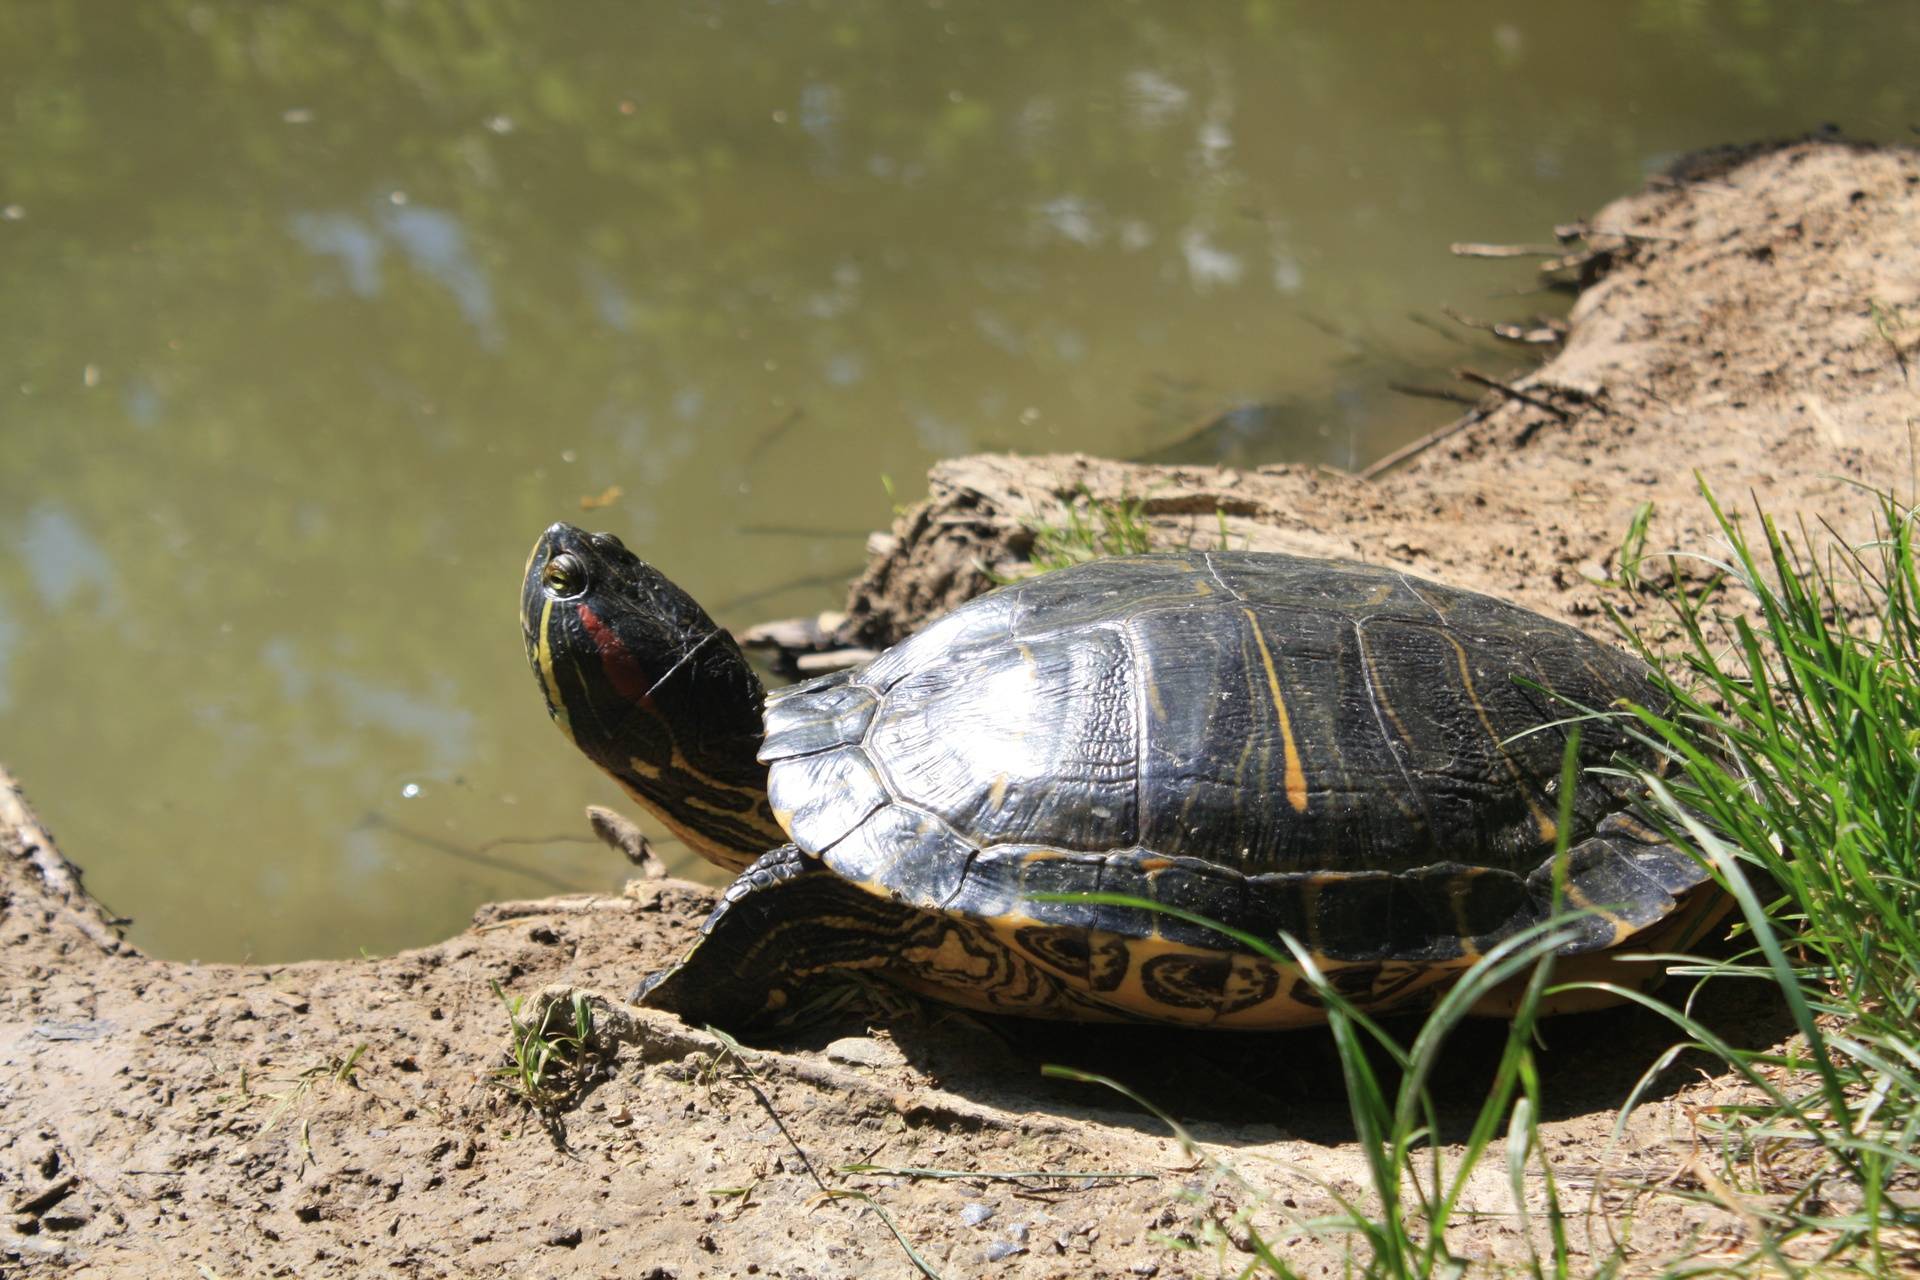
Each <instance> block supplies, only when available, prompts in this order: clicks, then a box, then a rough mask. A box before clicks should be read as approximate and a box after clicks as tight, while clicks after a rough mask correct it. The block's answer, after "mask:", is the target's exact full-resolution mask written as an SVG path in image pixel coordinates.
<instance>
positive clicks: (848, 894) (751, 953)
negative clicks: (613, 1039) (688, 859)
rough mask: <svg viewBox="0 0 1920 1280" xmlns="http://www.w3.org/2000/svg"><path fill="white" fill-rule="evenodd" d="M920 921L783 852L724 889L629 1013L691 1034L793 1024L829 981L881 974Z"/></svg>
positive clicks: (796, 852)
mask: <svg viewBox="0 0 1920 1280" xmlns="http://www.w3.org/2000/svg"><path fill="white" fill-rule="evenodd" d="M923 914H924V913H922V912H920V911H918V910H916V909H915V908H912V907H908V906H903V905H901V904H899V903H895V902H890V901H888V900H887V899H885V898H880V897H877V896H875V895H874V894H871V893H868V892H867V891H865V890H864V889H861V888H860V887H858V886H857V885H854V884H851V883H849V882H848V881H846V880H844V879H842V878H841V877H840V876H838V875H836V874H834V873H833V872H832V871H829V870H827V868H826V866H825V865H824V864H823V863H822V862H820V860H819V859H818V858H815V857H812V856H810V855H809V854H806V853H804V852H802V851H801V850H800V849H799V848H798V847H796V846H794V845H791V844H786V845H781V846H780V847H779V848H777V849H775V850H773V851H772V852H770V853H766V854H762V855H761V857H760V858H759V859H758V860H757V861H755V862H754V863H753V865H752V866H750V867H748V868H747V869H746V870H745V871H743V872H741V873H740V875H739V877H738V878H736V879H735V880H734V882H733V883H732V884H730V885H728V886H727V891H726V893H725V895H724V896H723V897H722V898H721V899H720V905H719V906H717V907H715V908H714V910H713V914H712V915H710V916H708V917H707V920H706V923H705V924H703V925H701V926H700V938H699V940H698V941H697V942H695V943H694V945H693V947H692V948H691V949H690V950H689V951H688V952H687V953H686V955H684V956H682V957H681V958H680V962H679V963H678V964H676V965H674V966H673V967H672V968H670V969H665V970H662V971H661V972H659V973H656V974H654V975H653V976H651V977H649V978H648V979H647V980H646V981H644V982H642V983H641V984H640V986H639V988H638V990H636V991H635V992H634V994H633V1001H634V1003H636V1004H644V1005H647V1006H649V1007H651V1008H656V1009H664V1010H666V1011H668V1012H670V1013H675V1014H678V1015H679V1016H680V1017H681V1018H682V1019H684V1020H685V1021H687V1022H690V1023H694V1024H696V1025H705V1024H713V1025H715V1026H720V1027H726V1028H751V1027H759V1026H776V1025H783V1024H787V1025H790V1024H795V1023H799V1022H804V1021H807V1020H808V1014H809V1012H813V1013H816V1014H817V1013H818V1012H819V1010H820V1004H819V1002H818V1001H817V1000H816V997H817V996H819V994H820V989H821V988H822V987H824V986H829V985H831V981H832V979H833V978H835V977H836V976H838V977H848V976H851V975H852V974H853V973H856V972H858V971H861V970H870V969H879V968H882V967H884V966H885V965H886V964H887V963H888V962H889V961H890V960H891V959H892V957H893V954H894V948H895V947H896V946H897V944H898V940H899V939H900V938H901V937H902V936H903V935H905V934H906V933H908V932H910V931H911V930H912V928H913V926H914V924H915V923H916V922H917V921H919V920H920V919H921V918H922V916H923Z"/></svg>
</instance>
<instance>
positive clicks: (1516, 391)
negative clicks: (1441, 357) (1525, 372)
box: [1453, 369, 1573, 422]
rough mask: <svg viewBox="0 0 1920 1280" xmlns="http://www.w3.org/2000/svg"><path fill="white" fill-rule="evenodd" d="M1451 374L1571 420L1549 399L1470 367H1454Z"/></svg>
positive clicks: (1568, 414)
mask: <svg viewBox="0 0 1920 1280" xmlns="http://www.w3.org/2000/svg"><path fill="white" fill-rule="evenodd" d="M1453 376H1454V377H1456V378H1459V379H1460V380H1461V381H1462V382H1471V383H1473V384H1474V385H1475V386H1478V387H1485V388H1486V389H1487V390H1489V391H1497V392H1499V393H1500V394H1501V395H1503V396H1506V397H1507V398H1508V399H1510V400H1518V401H1519V402H1520V403H1521V404H1528V405H1532V406H1533V407H1534V408H1536V409H1540V410H1542V411H1544V412H1546V413H1550V414H1552V415H1553V416H1554V417H1556V418H1558V419H1560V421H1562V422H1572V421H1573V415H1572V414H1570V413H1568V412H1567V411H1566V410H1565V409H1562V408H1561V407H1560V406H1559V405H1557V404H1554V403H1552V402H1551V401H1547V400H1542V399H1541V398H1540V397H1538V396H1535V395H1530V394H1528V393H1527V392H1525V391H1522V390H1520V388H1518V387H1514V386H1509V385H1508V384H1506V383H1504V382H1502V381H1500V379H1498V378H1489V377H1488V376H1487V375H1486V374H1484V373H1479V372H1476V371H1475V370H1472V369H1455V370H1454V371H1453Z"/></svg>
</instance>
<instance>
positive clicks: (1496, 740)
mask: <svg viewBox="0 0 1920 1280" xmlns="http://www.w3.org/2000/svg"><path fill="white" fill-rule="evenodd" d="M1439 634H1440V637H1441V639H1443V640H1445V641H1446V642H1447V643H1448V644H1450V645H1452V646H1453V652H1454V656H1456V657H1457V658H1459V659H1460V685H1461V691H1462V692H1463V693H1465V694H1466V695H1467V701H1468V702H1469V703H1471V704H1473V714H1474V715H1475V716H1477V717H1478V718H1479V720H1480V727H1481V728H1482V729H1484V730H1486V734H1487V737H1488V739H1490V740H1491V741H1492V743H1493V749H1494V750H1495V751H1497V752H1499V753H1500V763H1502V764H1504V765H1506V766H1507V775H1508V776H1509V777H1511V778H1512V779H1513V781H1514V783H1515V784H1516V786H1517V787H1518V788H1519V791H1520V794H1521V795H1522V796H1523V797H1525V799H1526V802H1527V808H1528V810H1529V811H1531V812H1532V814H1533V822H1534V828H1535V829H1536V830H1537V831H1538V832H1539V833H1540V843H1541V844H1552V843H1553V842H1554V840H1555V839H1556V838H1557V837H1558V836H1559V834H1560V828H1559V824H1558V823H1556V822H1555V821H1554V820H1553V818H1552V816H1551V815H1549V814H1548V813H1547V811H1546V810H1544V809H1542V808H1541V807H1540V803H1539V801H1537V800H1535V799H1534V798H1533V789H1532V788H1531V787H1528V786H1527V785H1526V774H1524V773H1522V772H1521V770H1520V766H1519V765H1517V764H1515V763H1514V761H1513V757H1512V756H1511V755H1508V754H1507V748H1506V744H1505V743H1504V742H1503V741H1502V739H1501V737H1500V735H1499V734H1498V733H1496V732H1495V731H1494V728H1493V722H1492V721H1491V720H1489V719H1487V709H1486V707H1484V706H1482V705H1481V703H1480V695H1479V693H1478V692H1477V691H1476V690H1475V689H1474V687H1473V670H1472V665H1471V664H1470V663H1469V662H1468V660H1467V651H1466V648H1465V647H1464V646H1463V645H1462V644H1461V643H1460V642H1459V641H1458V640H1455V639H1454V638H1453V637H1452V636H1450V635H1447V634H1446V633H1445V632H1444V631H1443V632H1440V633H1439Z"/></svg>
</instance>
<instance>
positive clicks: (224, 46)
mask: <svg viewBox="0 0 1920 1280" xmlns="http://www.w3.org/2000/svg"><path fill="white" fill-rule="evenodd" d="M1363 8H1364V7H1362V6H1332V5H1327V6H1322V5H1305V4H1301V5H1291V4H1280V3H1249V4H1245V5H1237V6H1199V5H1192V4H1188V3H1176V2H1174V0H1164V2H1161V3H1137V4H1101V5H1077V6H1066V5H1026V4H1004V5H987V6H979V5H962V4H958V3H953V4H930V5H907V4H897V3H892V2H891V0H885V2H882V0H867V2H866V3H849V4H825V3H819V4H808V3H786V4H765V3H747V2H744V0H743V2H741V3H708V4H698V3H680V4H666V3H660V4H636V3H630V2H629V0H619V2H617V3H615V2H611V0H608V2H600V3H580V4H572V5H568V6H565V7H564V11H562V10H559V9H555V8H554V7H553V6H550V5H536V4H531V3H491V4H486V3H475V4H467V3H452V2H451V0H444V2H443V0H410V2H402V0H389V2H386V3H378V2H374V0H361V2H337V0H327V2H326V3H321V2H320V0H313V2H311V3H289V4H274V5H261V4H251V3H233V4H220V3H198V2H192V3H190V2H186V0H173V2H168V0H156V2H155V3H149V4H142V5H94V4H82V3H79V2H78V0H72V2H61V0H22V2H21V3H16V4H8V5H5V6H0V86H4V93H3V94H0V281H4V289H5V293H4V304H5V305H4V307H3V308H0V395H4V396H5V401H4V405H5V408H4V411H3V413H0V759H4V760H5V761H6V763H7V764H8V765H9V766H11V767H12V768H13V769H14V770H16V771H17V772H18V774H19V775H20V776H21V777H22V779H23V780H24V781H25V783H26V784H27V786H28V787H29V789H30V792H31V794H32V796H33V798H34V799H35V801H36V802H37V803H38V805H39V806H40V808H41V809H42V811H43V813H44V815H45V816H46V818H47V819H48V821H49V823H50V824H51V825H52V826H53V828H54V829H55V831H56V833H57V834H58V835H59V836H60V837H62V839H63V842H64V845H65V848H66V849H67V851H68V853H69V854H70V855H72V856H73V857H74V858H75V859H77V860H78V861H79V862H80V863H82V864H83V865H84V866H85V867H86V868H87V871H88V876H89V882H90V883H91V884H92V885H93V886H94V887H95V888H96V889H97V890H98V891H99V892H100V893H101V894H102V896H103V897H104V898H105V899H106V900H107V901H108V902H109V903H110V904H112V905H113V906H114V907H116V908H117V909H119V910H121V911H124V912H127V913H128V914H130V915H132V916H134V917H135V920H136V923H135V925H134V927H133V936H134V938H135V939H136V940H137V941H138V942H139V943H140V944H142V945H143V946H146V947H148V948H150V949H152V950H154V951H156V952H158V953H160V954H163V955H170V956H182V957H184V956H198V957H202V958H208V959H213V958H222V959H237V958H242V957H251V958H255V959H284V958H290V957H299V956H318V955H339V954H352V953H353V952H355V951H356V949H360V948H365V949H367V950H371V951H382V950H388V949H392V948H397V947H402V946H406V945H410V944H418V943H424V942H427V941H429V940H432V939H434V938H436V937H438V936H441V935H443V934H445V933H447V932H448V931H450V930H452V929H454V928H457V927H458V926H459V925H460V923H461V922H463V921H464V920H465V919H466V918H467V916H468V914H469V913H470V911H471V910H472V908H473V906H474V905H475V904H476V903H478V902H480V901H482V900H484V899H487V898H490V897H501V896H516V895H523V894H530V893H542V892H546V891H549V890H553V889H558V888H583V889H592V888H599V889H606V888H612V887H614V886H616V885H617V884H618V883H619V881H620V879H621V878H622V874H623V872H624V867H623V866H622V865H619V864H618V863H617V860H616V859H614V858H613V856H612V855H610V854H608V853H606V852H605V851H603V850H601V849H600V848H599V847H597V846H593V845H589V844H587V843H584V842H583V840H582V836H583V824H582V822H581V820H580V816H579V811H580V806H581V805H582V804H583V803H586V802H593V801H597V802H616V801H617V793H616V792H615V790H614V788H613V786H612V784H611V783H609V782H606V781H605V780H603V779H601V778H599V777H598V776H597V775H596V774H594V773H593V772H592V771H591V770H590V769H589V767H588V766H587V765H586V764H585V763H584V762H583V761H582V760H581V759H580V758H579V757H577V756H576V755H575V753H574V752H573V750H572V748H570V747H569V746H567V745H566V744H565V742H564V741H563V740H562V739H561V737H560V736H559V734H557V733H556V732H555V731H554V730H553V729H552V728H550V727H549V726H548V725H547V724H546V722H545V717H544V715H543V713H542V710H541V706H540V699H539V697H538V695H537V693H536V691H535V689H534V687H533V684H532V682H531V680H530V679H529V676H528V674H527V671H526V666H525V662H524V659H523V658H522V656H521V653H520V647H519V645H520V641H519V634H518V627H517V623H516V619H515V616H514V612H513V606H514V602H515V598H516V597H515V591H516V586H517V582H518V577H519V574H520V570H521V566H522V563H523V562H524V560H525V557H526V553H527V549H528V547H529V545H530V544H531V542H532V540H533V538H534V536H535V534H536V533H537V532H538V531H539V529H540V528H541V527H543V526H544V525H545V524H546V523H547V522H549V521H550V520H553V519H555V518H562V517H564V518H571V519H576V520H582V519H584V520H585V521H586V522H588V523H591V524H594V525H597V526H601V527H606V528H610V529H612V530H615V531H616V532H618V533H620V534H621V535H622V536H624V537H626V538H628V539H629V541H630V542H632V543H633V544H634V545H636V546H637V547H639V548H641V549H642V550H643V551H644V552H645V553H646V554H648V555H649V556H650V557H651V558H653V559H655V560H656V561H657V562H658V563H659V564H661V565H662V566H664V567H666V568H667V569H668V570H669V571H670V572H671V573H673V574H674V575H675V576H676V577H677V578H678V579H679V580H680V581H682V582H683V583H684V584H685V585H686V586H687V587H689V589H691V590H693V591H694V592H695V593H696V594H697V595H699V596H700V597H701V598H703V599H704V600H705V601H707V602H708V604H709V606H710V607H711V608H712V609H713V610H714V612H716V613H717V614H718V615H719V616H720V618H721V619H722V620H723V621H725V622H728V623H732V624H743V623H748V622H752V621H755V620H757V619H759V618H762V617H767V616H773V615H778V614H783V613H793V612H798V611H801V610H810V609H815V608H821V607H830V606H832V605H833V604H835V603H836V602H837V600H838V599H839V597H840V593H841V588H842V584H843V583H844V580H845V578H846V577H847V576H849V575H850V574H851V573H852V572H853V571H854V569H855V568H856V567H857V566H858V564H859V563H860V561H861V558H862V555H861V543H862V537H863V534H864V532H865V531H866V530H868V529H870V528H875V527H879V526H882V525H884V524H885V522H886V521H887V519H888V515H889V507H890V503H891V502H892V501H893V500H894V499H892V498H890V497H889V495H888V493H887V491H886V488H885V487H884V480H885V479H886V478H888V477H891V479H892V482H893V484H894V486H895V489H896V491H897V496H898V497H899V498H902V499H904V498H906V497H911V496H913V495H914V494H916V493H917V492H918V489H919V477H920V475H921V474H922V472H923V471H924V468H925V466H926V465H927V463H929V462H930V461H931V460H933V459H935V458H938V457H941V456H944V455H949V454H955V453H960V452H963V451H967V450H973V449H980V448H995V447H1015V448H1021V449H1028V450H1042V449H1044V450H1052V449H1085V450H1091V451H1100V452H1106V453H1111V454H1116V455H1122V456H1144V455H1155V454H1161V455H1166V454H1170V453H1171V454H1174V455H1185V456H1196V457H1197V456H1207V455H1210V454H1211V455H1218V456H1225V457H1229V458H1231V459H1234V460H1254V461H1269V460H1280V459H1308V460H1324V461H1328V462H1332V463H1336V464H1340V465H1349V464H1353V463H1355V462H1364V461H1365V460H1367V459H1368V458H1370V457H1374V456H1378V455H1379V454H1380V453H1382V452H1384V451H1385V450H1387V449H1389V448H1391V447H1393V446H1394V445H1396V444H1398V443H1400V442H1401V441H1403V440H1405V439H1407V438H1410V437H1411V436H1412V435H1414V434H1417V433H1418V432H1420V431H1422V430H1424V429H1426V428H1428V427H1430V426H1432V425H1434V424H1435V423H1437V422H1439V421H1441V420H1443V419H1444V418H1445V417H1446V416H1447V413H1446V411H1445V408H1444V406H1435V405H1433V404H1431V403H1425V402H1420V401H1414V400H1408V399H1405V398H1403V397H1398V396H1395V395H1393V394H1391V393H1389V392H1388V391H1387V390H1386V389H1385V384H1386V383H1387V382H1389V381H1392V380H1396V379H1398V380H1406V381H1423V380H1424V381H1431V380H1434V379H1435V378H1437V377H1440V376H1441V371H1444V370H1445V369H1446V368H1447V367H1448V366H1450V365H1455V364H1460V363H1473V364H1483V365H1484V364H1489V363H1490V364H1494V365H1497V364H1498V363H1499V362H1500V361H1501V360H1503V359H1510V358H1511V357H1508V356H1505V355H1504V354H1503V353H1499V352H1492V351H1489V350H1488V349H1486V348H1485V347H1483V346H1481V345H1480V344H1479V343H1478V342H1475V341H1473V340H1471V339H1463V338H1461V337H1458V336H1454V337H1449V336H1447V335H1445V334H1444V333H1443V332H1437V331H1436V329H1444V327H1445V326H1444V322H1442V323H1441V324H1439V325H1433V324H1431V323H1429V322H1431V321H1432V320H1433V318H1434V317H1436V316H1437V315H1438V314H1439V310H1440V308H1441V307H1442V306H1444V305H1447V304H1452V305H1454V306H1456V307H1459V308H1460V309H1462V310H1467V311H1476V312H1482V313H1488V314H1495V313H1497V314H1499V315H1502V316H1514V315H1524V314H1527V313H1530V312H1532V311H1536V310H1540V309H1550V308H1551V307H1552V305H1553V304H1552V303H1551V302H1550V301H1548V300H1545V299H1543V298H1542V297H1540V296H1537V295H1526V294H1525V293H1524V292H1523V291H1524V290H1525V289H1526V287H1527V285H1528V276H1527V273H1526V267H1525V266H1524V265H1520V264H1513V265H1506V264H1487V263H1466V262H1461V261H1457V260H1454V259H1451V258H1450V257H1449V256H1448V254H1447V251H1446V246H1447V244H1448V242H1449V241H1452V240H1462V239H1472V240H1526V241H1537V240H1539V239H1540V238H1541V237H1542V234H1543V233H1544V232H1545V231H1546V230H1547V229H1548V228H1550V227H1551V226H1552V225H1553V224H1554V223H1555V222H1556V221H1562V220H1565V219H1567V218H1570V217H1573V216H1577V215H1580V214H1583V213H1586V212H1588V211H1590V210H1592V209H1593V208H1595V207H1596V206H1597V205H1598V204H1599V203H1600V202H1602V201H1603V200H1605V199H1606V198H1608V197H1610V196H1611V195H1613V194H1615V193H1618V192H1621V191H1624V190H1627V189H1630V188H1631V187H1633V186H1634V185H1635V184H1636V183H1637V182H1638V181H1639V180H1640V178H1641V176H1642V175H1643V174H1644V173H1645V172H1646V171H1647V170H1648V169H1649V168H1650V167H1653V166H1657V165H1659V164H1660V163H1662V162H1663V161H1665V160H1667V159H1670V158H1671V157H1673V156H1674V155H1676V154H1677V153H1679V152H1681V151H1684V150H1686V149H1688V148H1692V147H1695V146H1700V145H1704V144H1709V143H1716V142H1722V141H1729V140H1740V139H1748V138H1754V137H1759V136H1766V135H1770V134H1785V133H1791V132H1798V131H1803V130H1805V129H1807V128H1810V127H1813V126H1816V125H1818V124H1820V123H1821V122H1823V121H1827V120H1835V121H1839V122H1841V123H1842V124H1844V125H1845V126H1846V127H1847V128H1848V129H1849V130H1850V131H1851V132H1854V133H1856V134H1859V135H1864V136H1869V137H1880V138H1898V137H1904V136H1910V135H1909V134H1908V129H1909V126H1910V124H1912V123H1913V122H1916V121H1920V79H1916V77H1915V76H1914V74H1913V69H1914V68H1915V67H1916V66H1920V10H1916V9H1915V8H1914V7H1913V6H1911V5H1908V4H1894V3H1889V4H1844V5H1823V6H1819V7H1817V8H1816V7H1814V6H1802V5H1789V4H1768V3H1764V2H1759V0H1756V2H1754V3H1747V4H1740V5H1725V6H1707V5H1700V4H1683V3H1643V4H1639V5H1632V6H1619V7H1617V8H1613V9H1602V10H1596V9H1594V8H1592V7H1591V6H1588V7H1584V8H1567V9H1564V10H1555V11H1552V12H1551V13H1542V12H1539V11H1538V7H1537V6H1521V5H1489V4H1454V5H1446V6H1395V7H1393V8H1391V9H1377V10H1368V11H1366V12H1363V11H1362V10H1363ZM1555 14H1558V15H1559V16H1554V15H1555ZM1241 405H1259V406H1262V409H1261V411H1260V412H1258V413H1254V414H1249V415H1243V416H1242V417H1241V418H1240V419H1237V420H1236V421H1239V422H1242V423H1253V424H1256V425H1257V426H1258V428H1259V429H1258V430H1257V431H1228V432H1221V433H1214V434H1211V435H1204V436H1202V437H1200V438H1198V439H1189V438H1188V437H1189V436H1190V433H1191V429H1192V427H1193V426H1194V424H1196V423H1203V422H1206V421H1207V420H1209V419H1210V418H1212V417H1214V416H1215V415H1218V414H1220V413H1221V412H1222V411H1224V410H1227V409H1230V408H1233V407H1235V406H1241ZM583 503H586V504H592V505H593V506H594V509H593V510H590V511H588V512H587V513H586V514H585V515H584V516H583V514H582V507H583ZM665 847H666V850H667V852H669V853H670V854H671V853H673V852H675V851H676V850H675V848H674V847H673V846H672V845H671V844H670V843H669V844H667V845H666V846H665Z"/></svg>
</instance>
